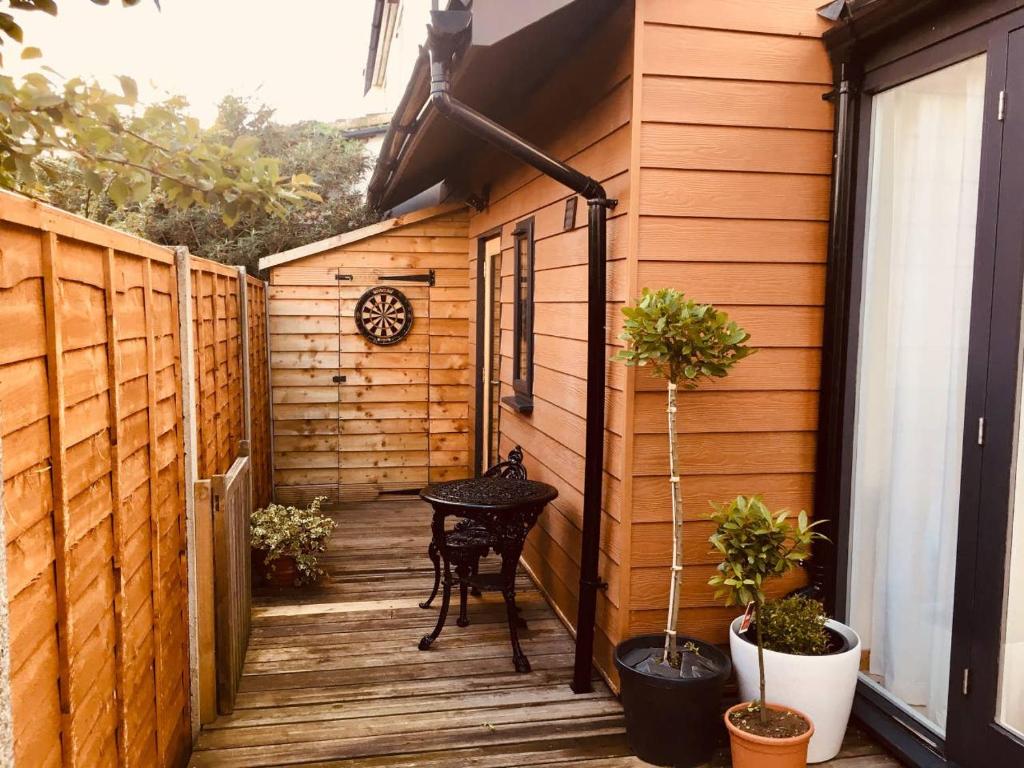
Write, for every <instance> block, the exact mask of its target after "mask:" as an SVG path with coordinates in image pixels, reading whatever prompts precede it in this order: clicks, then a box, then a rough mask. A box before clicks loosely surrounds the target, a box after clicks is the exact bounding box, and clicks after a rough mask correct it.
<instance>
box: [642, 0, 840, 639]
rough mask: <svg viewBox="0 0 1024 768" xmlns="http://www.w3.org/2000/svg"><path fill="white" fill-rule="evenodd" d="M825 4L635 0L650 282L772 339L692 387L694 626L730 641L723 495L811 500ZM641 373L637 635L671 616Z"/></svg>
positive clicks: (686, 455) (685, 468)
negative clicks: (720, 551)
mask: <svg viewBox="0 0 1024 768" xmlns="http://www.w3.org/2000/svg"><path fill="white" fill-rule="evenodd" d="M818 5H820V3H818V2H815V0H765V2H760V3H750V2H742V1H741V0H720V1H719V2H715V3H707V2H698V1H690V0H687V1H685V2H683V1H677V0H638V2H637V19H636V26H635V45H636V50H637V57H636V61H637V70H638V71H637V102H636V108H635V110H634V121H635V125H634V140H635V142H634V143H635V150H634V152H635V158H636V159H635V164H636V168H637V177H638V178H637V180H636V184H635V186H634V190H633V192H634V199H635V200H636V209H635V215H636V223H635V228H636V249H635V251H636V261H635V266H634V270H635V275H634V278H633V280H634V283H635V285H636V291H639V289H640V288H643V287H650V288H660V287H664V286H671V287H674V288H678V289H681V290H683V291H685V292H686V293H687V294H688V295H689V296H691V297H692V298H694V299H696V300H698V301H702V302H711V303H714V304H716V305H717V306H719V307H721V308H722V309H725V310H726V311H727V312H729V314H730V315H731V316H732V317H733V318H734V319H735V320H736V321H738V322H739V323H740V324H741V325H743V326H744V327H745V328H746V329H747V330H749V331H750V333H751V337H752V338H751V344H752V345H753V346H755V347H758V348H759V352H758V353H757V354H755V355H754V356H752V357H750V358H748V359H746V360H744V361H743V362H741V363H740V364H739V365H737V367H736V368H735V370H734V372H733V373H732V374H731V375H730V376H729V377H728V378H727V379H724V380H721V381H718V382H714V383H710V384H705V385H702V386H701V388H700V389H699V390H698V391H695V392H681V393H680V396H679V409H680V410H679V421H678V424H677V430H678V431H679V433H680V439H681V446H680V459H681V464H682V472H681V475H682V478H683V479H682V490H683V496H684V501H683V503H684V517H685V520H686V523H685V526H684V527H685V532H684V541H685V546H684V566H685V570H684V572H683V574H684V590H685V592H684V600H683V602H682V611H681V612H680V631H684V632H689V633H693V634H696V635H698V636H700V637H703V638H706V639H708V640H713V641H716V642H723V641H725V639H726V637H727V635H726V627H727V621H728V619H729V617H730V616H731V615H733V614H734V613H735V611H731V610H728V609H724V608H721V607H719V606H718V605H717V603H716V601H715V600H714V598H713V593H712V591H711V590H710V588H708V587H707V586H706V581H707V579H708V577H709V576H710V575H711V574H712V572H713V568H714V563H715V558H714V556H713V555H712V554H711V553H710V552H709V549H710V548H709V547H708V545H707V537H708V535H709V534H710V533H711V528H712V526H711V524H710V523H708V522H706V520H707V513H708V512H709V511H710V510H709V501H723V500H725V499H728V498H730V497H732V496H735V495H736V494H739V493H745V494H750V493H762V494H764V496H765V500H766V501H767V502H768V504H769V505H770V506H771V507H772V508H776V507H783V506H788V507H790V508H792V509H794V510H798V509H807V510H808V511H811V507H810V505H811V501H812V490H813V482H814V474H813V473H814V462H815V445H816V431H817V417H818V387H819V378H820V360H821V355H820V345H821V335H822V305H823V303H824V286H825V259H826V251H827V246H826V238H827V234H828V218H829V211H828V205H829V183H830V181H829V177H830V172H831V153H832V133H831V131H832V108H831V106H830V105H829V103H828V102H826V101H824V100H823V99H822V96H823V95H824V94H825V93H826V92H827V91H829V90H830V89H831V83H832V72H831V68H830V66H829V62H828V57H827V55H826V53H825V49H824V46H823V45H822V43H821V40H820V39H819V38H820V36H821V34H822V32H823V31H824V30H825V28H826V27H827V24H826V22H825V21H824V20H822V19H821V18H819V17H818V16H817V14H816V12H815V8H816V6H818ZM635 382H636V393H635V397H634V400H633V404H632V414H631V419H632V423H633V427H632V437H631V440H632V450H631V451H630V454H629V455H628V456H627V457H626V460H627V461H628V463H629V464H630V466H631V468H632V478H631V484H632V489H633V494H632V495H633V508H632V524H631V533H630V536H631V544H630V551H631V569H630V576H629V581H630V584H629V592H630V601H629V602H630V617H629V632H630V634H640V633H643V632H656V631H658V630H660V629H662V628H663V626H664V621H665V618H664V616H665V605H666V601H667V595H668V581H669V579H668V572H667V570H666V565H667V564H668V563H669V562H670V559H671V554H670V552H671V526H670V520H671V508H670V505H669V500H668V497H669V485H668V482H667V481H666V479H665V473H666V471H667V466H668V459H667V440H666V434H665V430H666V426H665V424H666V421H665V388H664V382H663V381H660V380H655V379H653V378H652V377H650V376H649V375H647V374H646V373H641V374H639V375H636V377H635ZM802 578H803V575H802V574H799V573H798V574H794V576H793V577H792V578H790V577H787V579H785V580H784V581H783V583H781V584H777V585H776V586H775V588H774V589H775V590H777V591H788V590H789V589H792V588H793V587H794V586H795V585H797V584H798V583H800V580H801V579H802Z"/></svg>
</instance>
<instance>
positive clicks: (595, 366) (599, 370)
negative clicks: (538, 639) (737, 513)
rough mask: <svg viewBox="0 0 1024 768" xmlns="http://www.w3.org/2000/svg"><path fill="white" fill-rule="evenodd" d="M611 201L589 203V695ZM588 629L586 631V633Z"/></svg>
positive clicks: (585, 674) (581, 649)
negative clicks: (609, 207)
mask: <svg viewBox="0 0 1024 768" xmlns="http://www.w3.org/2000/svg"><path fill="white" fill-rule="evenodd" d="M607 220H608V201H607V200H604V199H593V200H588V201H587V229H588V237H589V239H588V243H587V275H588V284H587V427H586V454H585V459H584V461H585V464H584V467H583V542H582V546H581V550H582V551H581V553H580V595H579V610H578V613H577V616H576V628H577V629H576V657H575V660H574V663H573V675H572V690H573V691H574V692H575V693H587V692H589V691H592V690H593V689H594V686H593V684H592V683H591V680H590V678H591V674H592V672H593V656H594V626H595V624H596V620H597V590H598V589H600V588H601V586H602V582H601V580H600V578H599V576H598V571H597V566H598V558H599V555H600V547H601V542H600V537H601V503H602V500H603V499H602V497H603V495H604V494H603V489H604V388H605V358H606V357H607V350H606V348H605V344H606V338H607V333H608V328H607V320H606V317H607V303H606V302H607V269H606V263H607V256H608V221H607ZM584 628H586V629H584Z"/></svg>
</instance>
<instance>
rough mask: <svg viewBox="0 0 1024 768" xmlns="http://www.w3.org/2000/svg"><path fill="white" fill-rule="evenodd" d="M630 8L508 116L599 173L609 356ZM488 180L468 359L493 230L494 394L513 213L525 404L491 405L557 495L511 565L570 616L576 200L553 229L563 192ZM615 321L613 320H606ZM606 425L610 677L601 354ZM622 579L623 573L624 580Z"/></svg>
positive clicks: (581, 240)
mask: <svg viewBox="0 0 1024 768" xmlns="http://www.w3.org/2000/svg"><path fill="white" fill-rule="evenodd" d="M631 41H632V12H631V8H628V7H624V8H623V9H622V10H621V11H620V12H617V13H616V14H615V15H614V16H613V17H612V18H611V19H609V21H608V22H607V23H606V24H605V25H604V26H603V27H602V28H600V29H598V30H597V31H596V32H595V35H594V36H593V38H592V39H591V40H590V41H589V42H588V44H587V45H586V46H585V47H584V48H582V49H581V50H579V51H576V52H575V53H574V55H573V56H572V57H571V58H570V59H569V60H567V62H566V64H565V65H564V66H563V68H562V69H561V70H560V71H559V72H558V74H557V76H556V77H553V78H552V79H550V80H549V81H548V82H547V83H546V84H545V86H544V87H543V88H542V89H540V90H539V91H537V92H536V93H535V94H534V95H533V98H532V99H531V101H530V103H529V104H528V105H526V106H527V111H526V113H525V114H524V115H521V116H520V120H519V121H513V122H511V123H510V126H511V127H512V128H513V129H514V130H519V131H523V132H524V133H528V134H529V135H530V136H531V138H533V139H535V140H537V141H538V143H539V144H540V145H541V146H542V147H544V149H546V150H547V151H549V152H550V153H551V154H553V155H554V156H555V157H558V158H560V159H564V160H566V161H567V162H569V163H571V164H572V165H574V166H575V167H577V168H579V169H580V170H581V171H583V172H584V173H587V174H589V175H591V176H593V177H594V178H597V179H599V180H601V182H602V183H603V184H604V185H605V188H606V190H607V192H608V194H609V196H611V197H614V198H617V199H618V201H619V203H618V206H617V207H616V208H615V209H614V210H612V211H610V213H609V222H608V240H609V244H608V258H609V276H608V317H609V318H610V323H609V334H608V343H609V347H608V353H609V355H610V354H612V353H613V352H614V346H612V345H614V344H618V342H617V341H616V340H615V339H616V336H617V335H618V331H617V320H616V318H617V316H618V312H619V308H620V307H621V306H622V302H623V301H624V300H625V297H626V296H627V294H628V287H629V279H630V266H629V257H630V249H629V237H630V233H629V221H628V219H629V217H628V214H629V211H630V194H629V186H630V179H631V175H630V170H629V169H630V147H631V141H632V134H631V129H630V117H631V111H632V108H633V81H632V77H631V74H632V69H633V52H632V43H631ZM475 177H476V179H477V183H479V184H480V185H481V186H482V185H484V184H489V185H490V190H491V194H490V200H489V205H488V207H487V209H486V210H484V211H483V212H480V213H477V214H474V215H473V216H472V218H471V219H470V232H469V234H470V239H469V244H468V257H469V260H470V275H471V279H470V295H471V296H472V299H473V302H474V306H473V308H472V311H471V312H470V317H471V324H470V331H471V335H470V359H471V360H474V361H475V359H476V356H475V348H474V347H475V317H476V307H475V300H476V269H477V265H476V260H477V238H478V237H480V236H481V235H482V234H484V233H486V232H489V231H491V230H493V229H495V228H500V229H501V245H502V255H501V304H502V306H501V313H500V315H501V328H502V333H501V343H500V353H501V370H500V381H501V385H500V390H501V396H502V397H505V396H508V395H511V394H512V359H511V355H512V319H513V312H512V300H513V283H512V270H513V251H512V247H513V236H512V230H513V229H514V228H515V225H516V223H517V222H519V221H521V220H523V219H526V218H529V217H533V219H534V240H535V282H534V287H535V296H534V298H535V305H534V311H535V314H534V343H535V352H534V385H533V394H534V411H533V413H532V414H531V415H529V416H525V415H522V414H519V413H518V412H516V411H514V410H513V409H512V408H510V407H509V406H508V405H504V404H503V405H501V406H500V409H499V411H500V413H499V429H500V442H499V448H500V452H501V455H502V456H506V455H507V454H508V451H509V450H510V449H511V448H512V447H514V446H515V445H521V446H522V447H523V449H524V452H525V455H526V459H525V461H526V466H527V470H528V472H529V475H530V477H531V478H533V479H537V480H542V481H544V482H547V483H550V484H552V485H554V486H555V487H556V488H557V489H558V492H559V497H558V499H556V500H555V501H554V502H553V503H552V504H551V505H549V507H548V509H547V511H546V512H545V513H544V514H543V515H542V517H541V519H540V521H539V523H538V525H537V527H536V528H535V530H534V531H533V533H532V534H531V535H530V537H529V539H528V542H527V546H526V550H525V551H524V554H523V559H524V562H525V563H526V566H527V567H528V569H529V570H530V572H531V573H532V574H533V575H534V577H535V578H536V580H537V581H538V583H539V585H540V587H541V589H542V590H543V591H544V592H545V593H546V595H547V596H548V598H549V599H550V600H551V602H552V603H553V604H554V606H555V608H556V610H557V611H558V612H559V614H560V615H561V616H562V618H563V620H564V621H566V622H567V623H569V624H571V625H573V626H574V625H575V623H576V611H577V596H578V593H579V559H580V549H581V529H582V507H583V495H582V492H583V465H584V453H585V451H584V445H585V441H584V433H585V421H584V413H585V411H586V389H587V382H586V338H587V326H586V301H587V274H586V272H587V268H586V263H587V206H586V202H585V201H583V200H579V201H578V208H577V214H576V222H575V227H574V228H572V229H571V230H570V231H563V215H564V211H565V201H566V199H567V198H568V197H569V196H570V195H569V194H568V190H567V189H566V188H565V187H563V186H561V185H560V184H558V183H557V182H555V181H553V180H552V179H550V178H548V177H546V176H542V175H540V174H539V173H538V172H537V171H535V170H533V169H532V168H528V167H525V166H523V165H521V164H517V163H514V162H511V161H509V160H508V159H507V158H503V157H500V156H495V155H488V156H487V159H486V162H485V163H483V164H482V167H481V169H479V170H478V171H477V173H476V176H475ZM613 320H614V321H615V322H614V323H613V322H611V321H613ZM606 383H607V387H608V391H607V401H608V419H607V425H608V426H607V429H606V432H605V436H606V437H605V451H606V458H605V489H606V491H605V499H604V514H603V519H602V524H601V525H602V534H601V557H600V565H599V569H600V574H601V578H602V579H604V580H605V581H606V582H608V589H607V590H606V591H602V592H600V593H599V596H598V607H597V624H598V631H597V637H596V658H597V663H598V665H599V667H600V668H601V669H602V670H603V671H604V672H605V673H606V674H607V675H609V676H610V677H613V676H614V671H613V664H612V660H611V659H612V649H613V647H614V645H615V643H616V642H618V640H619V639H620V636H621V627H620V616H624V615H625V613H622V612H620V608H621V607H622V606H623V605H624V603H623V596H624V593H623V588H624V583H623V581H624V579H623V575H624V574H625V575H627V576H628V573H629V571H628V567H625V566H624V564H625V563H627V562H628V561H627V560H626V559H625V558H626V552H625V550H624V540H625V541H627V543H628V536H625V535H624V530H628V518H624V517H623V515H624V513H625V512H626V511H627V510H628V505H626V504H624V503H623V487H622V486H623V479H624V478H625V477H626V476H627V472H626V467H625V466H624V461H623V460H624V457H625V444H626V442H627V439H628V436H627V433H626V429H625V423H626V421H625V417H626V398H625V388H626V375H625V374H624V372H623V371H622V370H621V369H616V367H615V366H613V365H611V364H609V370H608V376H607V382H606ZM626 581H628V578H627V579H626Z"/></svg>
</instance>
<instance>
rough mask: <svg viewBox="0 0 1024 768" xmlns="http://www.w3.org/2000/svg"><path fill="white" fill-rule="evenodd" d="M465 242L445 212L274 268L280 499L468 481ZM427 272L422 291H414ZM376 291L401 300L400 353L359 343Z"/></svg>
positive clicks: (385, 225)
mask: <svg viewBox="0 0 1024 768" xmlns="http://www.w3.org/2000/svg"><path fill="white" fill-rule="evenodd" d="M466 232H467V216H466V213H465V210H464V208H463V207H462V206H451V205H449V206H444V207H438V208H434V209H428V210H427V211H419V212H416V213H415V214H408V215H406V216H405V217H399V218H397V219H390V220H387V221H385V222H381V223H380V224H375V225H371V226H370V227H366V228H364V229H363V230H357V231H356V232H350V233H347V234H345V235H342V236H340V237H339V238H332V239H331V240H329V241H325V243H324V244H323V245H321V246H318V245H317V244H314V245H313V246H306V247H304V248H303V249H300V251H301V252H303V253H308V255H304V256H301V257H299V258H295V259H290V260H286V261H285V262H283V263H280V264H279V265H278V266H274V267H272V269H271V272H270V286H269V287H268V297H269V301H268V304H269V325H270V337H269V338H270V342H269V343H270V384H271V392H272V399H273V405H272V413H273V463H274V493H275V496H276V498H277V499H278V500H279V501H281V502H288V503H291V502H301V503H308V502H309V501H310V500H311V499H312V498H313V497H314V496H318V495H324V496H327V497H328V498H329V499H330V500H332V501H338V500H341V499H358V498H368V497H369V498H372V497H373V496H376V495H377V494H378V493H381V492H389V491H410V490H418V489H419V488H422V487H423V486H424V485H426V484H427V483H428V482H436V481H441V480H447V479H453V478H458V477H465V476H467V475H468V474H469V463H470V461H469V424H468V416H469V413H468V410H469V406H468V401H469V397H470V384H471V381H470V376H471V370H470V367H469V362H468V356H467V355H468V338H467V337H468V332H469V331H468V320H467V312H468V305H469V287H468V281H469V264H468V261H467V258H466ZM337 243H340V244H337ZM274 258H277V257H271V259H274ZM431 272H433V275H434V281H435V282H434V285H432V286H431V285H429V284H428V283H427V282H424V281H423V280H424V279H426V278H427V276H428V275H429V274H430V273H431ZM339 278H340V279H339ZM395 278H398V279H395ZM402 278H407V279H404V280H403V279H402ZM408 278H412V279H411V280H409V279H408ZM384 285H387V286H391V287H393V288H397V289H398V290H400V291H401V292H402V293H403V294H404V295H405V297H406V298H407V299H408V301H409V304H410V306H411V309H412V314H413V318H414V319H413V324H412V328H411V331H410V332H409V333H408V335H407V336H405V337H404V338H403V339H402V340H401V341H398V342H397V343H395V344H390V345H387V346H379V345H376V344H374V343H372V342H371V341H369V340H368V339H366V338H364V337H363V336H362V335H360V333H359V331H358V329H357V327H356V321H355V309H356V304H357V302H358V301H359V299H360V297H361V296H363V295H364V294H365V293H366V292H367V291H369V290H371V289H373V288H377V287H379V286H384ZM339 378H343V379H344V380H343V381H338V379H339Z"/></svg>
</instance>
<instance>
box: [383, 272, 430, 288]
mask: <svg viewBox="0 0 1024 768" xmlns="http://www.w3.org/2000/svg"><path fill="white" fill-rule="evenodd" d="M377 279H378V280H380V281H381V282H383V281H385V280H395V281H397V282H400V283H426V284H427V285H429V286H430V287H431V288H433V287H434V282H435V281H436V280H437V273H436V272H434V270H430V271H429V272H427V273H425V274H422V275H381V276H380V277H378V278H377Z"/></svg>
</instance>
